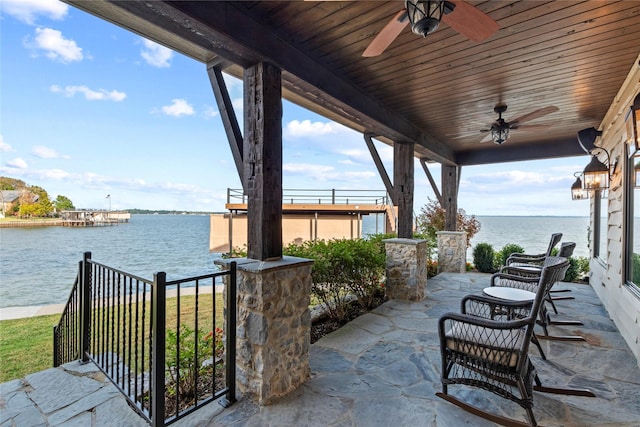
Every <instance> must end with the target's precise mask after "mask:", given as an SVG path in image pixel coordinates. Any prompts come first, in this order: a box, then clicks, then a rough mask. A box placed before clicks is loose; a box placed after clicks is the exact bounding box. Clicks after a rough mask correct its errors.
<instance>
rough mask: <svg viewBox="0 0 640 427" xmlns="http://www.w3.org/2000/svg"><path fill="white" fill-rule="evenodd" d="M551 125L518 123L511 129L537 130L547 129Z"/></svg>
mask: <svg viewBox="0 0 640 427" xmlns="http://www.w3.org/2000/svg"><path fill="white" fill-rule="evenodd" d="M550 127H551V125H520V124H517V123H516V125H515V127H513V126H512V127H511V129H517V130H519V131H522V130H523V131H526V132H528V131H535V130H547V129H549V128H550Z"/></svg>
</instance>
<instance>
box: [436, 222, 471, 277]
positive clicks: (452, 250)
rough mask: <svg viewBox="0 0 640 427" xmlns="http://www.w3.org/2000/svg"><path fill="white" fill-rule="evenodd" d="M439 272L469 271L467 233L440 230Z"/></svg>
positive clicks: (438, 233)
mask: <svg viewBox="0 0 640 427" xmlns="http://www.w3.org/2000/svg"><path fill="white" fill-rule="evenodd" d="M436 235H437V236H438V273H442V272H451V273H464V272H466V271H467V233H466V232H464V231H438V232H437V233H436Z"/></svg>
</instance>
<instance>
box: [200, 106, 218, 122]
mask: <svg viewBox="0 0 640 427" xmlns="http://www.w3.org/2000/svg"><path fill="white" fill-rule="evenodd" d="M202 114H204V116H205V117H206V118H207V119H211V118H213V117H218V116H219V115H220V112H219V111H218V110H216V109H215V108H213V107H211V106H209V105H207V106H205V107H204V111H203V113H202Z"/></svg>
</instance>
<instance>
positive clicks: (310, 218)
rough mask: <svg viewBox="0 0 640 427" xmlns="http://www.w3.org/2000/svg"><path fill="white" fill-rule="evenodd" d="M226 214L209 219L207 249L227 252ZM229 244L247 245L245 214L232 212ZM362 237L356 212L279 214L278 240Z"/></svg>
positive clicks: (227, 229)
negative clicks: (351, 213)
mask: <svg viewBox="0 0 640 427" xmlns="http://www.w3.org/2000/svg"><path fill="white" fill-rule="evenodd" d="M229 216H230V215H229V214H213V215H211V219H210V230H209V250H210V251H211V252H229V232H230V231H229ZM232 229H233V232H232V243H231V244H232V246H233V247H234V248H243V247H246V245H247V216H246V215H240V214H236V215H233V220H232ZM361 236H362V220H361V219H360V220H358V217H357V216H356V215H321V216H318V220H317V221H316V219H315V216H314V214H312V213H311V214H304V215H302V214H301V215H293V214H285V215H283V217H282V242H283V244H284V245H288V244H289V243H292V242H295V243H302V242H303V241H305V240H314V239H316V238H317V239H318V240H320V239H325V240H329V239H340V238H345V239H353V238H357V237H361Z"/></svg>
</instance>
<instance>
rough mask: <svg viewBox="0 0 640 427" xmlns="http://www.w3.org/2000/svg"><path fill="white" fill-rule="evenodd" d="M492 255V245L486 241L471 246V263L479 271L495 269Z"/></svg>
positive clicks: (488, 271)
mask: <svg viewBox="0 0 640 427" xmlns="http://www.w3.org/2000/svg"><path fill="white" fill-rule="evenodd" d="M494 257H495V254H494V251H493V246H491V245H490V244H488V243H478V244H477V245H476V247H475V248H473V264H474V265H475V266H476V269H477V270H478V271H479V272H481V273H493V272H495V271H496V269H495V268H494V264H493V260H494Z"/></svg>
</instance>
